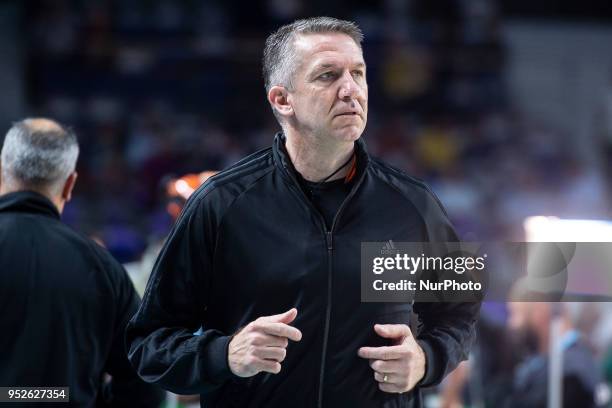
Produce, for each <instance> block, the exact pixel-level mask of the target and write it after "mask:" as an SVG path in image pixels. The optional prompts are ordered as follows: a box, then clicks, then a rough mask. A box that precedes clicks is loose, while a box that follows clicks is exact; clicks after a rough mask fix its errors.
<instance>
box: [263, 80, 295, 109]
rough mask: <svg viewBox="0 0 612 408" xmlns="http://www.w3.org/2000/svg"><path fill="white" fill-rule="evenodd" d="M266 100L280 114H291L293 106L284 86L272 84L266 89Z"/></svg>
mask: <svg viewBox="0 0 612 408" xmlns="http://www.w3.org/2000/svg"><path fill="white" fill-rule="evenodd" d="M268 102H270V105H272V108H273V109H274V110H275V111H276V112H277V113H278V114H279V115H281V116H285V117H287V116H291V115H293V106H291V101H290V97H289V92H288V91H287V88H285V87H284V86H278V85H276V86H273V87H272V88H270V90H269V91H268Z"/></svg>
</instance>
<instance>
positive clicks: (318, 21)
mask: <svg viewBox="0 0 612 408" xmlns="http://www.w3.org/2000/svg"><path fill="white" fill-rule="evenodd" d="M315 33H342V34H346V35H348V36H349V37H351V38H352V39H353V40H354V41H355V43H356V44H357V45H358V46H359V48H361V42H362V41H363V33H362V32H361V29H360V28H359V27H358V26H357V24H355V23H353V22H352V21H345V20H338V19H336V18H333V17H312V18H307V19H304V20H297V21H294V22H293V23H291V24H287V25H284V26H282V27H281V28H279V29H278V30H276V31H275V32H274V33H272V34H270V36H269V37H268V38H267V39H266V45H265V48H264V53H263V77H264V84H265V87H266V92H268V91H270V88H272V87H273V86H276V85H282V86H284V87H286V88H288V89H292V79H293V75H294V74H295V70H296V67H297V66H298V65H299V61H298V58H297V55H296V54H295V49H294V47H293V44H294V42H295V39H296V37H297V36H298V35H300V34H315Z"/></svg>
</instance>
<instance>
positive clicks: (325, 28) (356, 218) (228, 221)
mask: <svg viewBox="0 0 612 408" xmlns="http://www.w3.org/2000/svg"><path fill="white" fill-rule="evenodd" d="M362 38H363V35H362V33H361V31H360V30H359V28H358V27H357V25H356V24H354V23H352V22H349V21H342V20H337V19H334V18H329V17H317V18H309V19H306V20H299V21H296V22H294V23H292V24H289V25H287V26H284V27H281V28H280V29H278V30H277V31H276V32H275V33H273V34H272V35H270V36H269V37H268V39H267V41H266V45H265V49H264V60H263V71H264V80H265V89H266V93H267V101H268V102H269V103H270V105H271V107H272V110H273V112H274V115H275V116H276V118H277V119H278V121H279V124H280V126H281V128H282V132H280V133H278V134H277V135H276V138H275V140H274V144H273V146H272V148H269V149H266V150H262V151H260V152H257V153H254V154H253V155H251V156H249V157H247V158H245V159H243V160H241V161H240V162H238V163H237V164H235V165H234V166H231V167H230V168H229V169H226V170H225V171H222V172H220V173H218V174H217V175H215V176H213V177H211V178H210V179H209V180H208V181H207V182H206V183H205V184H204V185H203V186H202V187H200V188H199V189H198V190H197V191H196V192H195V193H194V194H193V195H192V196H191V198H190V200H189V202H188V203H187V205H186V207H185V209H184V210H183V213H182V215H181V217H180V218H179V220H178V221H177V223H176V225H175V227H174V229H173V231H172V233H171V234H170V236H169V238H168V240H167V241H166V244H165V246H164V249H163V250H162V252H161V254H160V256H159V258H158V260H157V263H156V265H155V267H154V269H153V273H152V275H151V279H150V280H149V284H148V286H147V290H146V292H145V295H144V298H143V302H142V304H141V307H140V308H139V311H138V313H137V314H136V316H134V318H133V319H132V321H131V322H130V325H129V327H128V332H127V338H128V342H129V343H130V352H129V356H130V361H131V362H132V364H133V365H134V366H135V367H136V368H137V370H138V372H139V374H140V375H141V376H142V378H143V379H145V380H147V381H150V382H154V383H157V384H160V385H162V386H163V387H165V388H167V389H169V390H172V391H174V392H177V393H200V394H201V397H202V398H201V401H202V406H215V407H309V408H310V407H319V408H321V407H418V406H421V397H420V392H419V390H420V388H421V387H425V386H430V385H433V384H436V383H438V382H440V381H441V380H442V378H443V377H444V376H445V375H446V374H447V373H448V372H449V371H450V370H452V369H453V368H454V367H455V366H456V365H457V364H458V362H459V361H461V360H462V359H465V358H466V356H467V351H468V349H469V346H470V343H471V341H472V339H473V338H474V325H475V321H476V317H477V315H478V311H479V306H480V305H479V304H478V303H453V304H450V303H416V304H414V307H413V305H412V304H411V303H392V302H389V303H362V302H361V281H360V271H361V265H360V259H361V253H360V250H361V243H362V242H368V241H371V242H377V241H378V242H381V241H404V242H426V241H441V242H447V241H456V240H457V236H456V234H455V232H454V230H453V228H452V226H451V224H450V222H449V220H448V218H447V216H446V213H445V211H444V210H443V209H442V207H441V204H440V203H439V201H438V200H437V198H436V197H435V196H434V195H433V193H432V192H431V191H430V190H429V189H428V187H427V186H426V185H424V184H423V183H422V182H420V181H418V180H416V179H414V178H412V177H410V176H408V175H406V174H405V173H403V172H401V171H400V170H397V169H394V168H392V167H390V166H388V165H387V164H385V163H383V162H381V161H380V160H378V159H376V158H374V157H372V156H370V155H369V154H368V152H367V150H366V148H365V143H364V142H363V140H362V139H361V138H360V137H361V134H362V133H363V131H364V129H365V126H366V121H367V113H368V84H367V81H366V64H365V62H364V59H363V54H362V49H361V41H362ZM413 311H414V312H416V314H417V315H418V317H419V319H420V321H421V327H420V329H419V330H418V332H417V333H415V335H414V336H413V334H412V331H411V330H410V327H409V326H408V322H409V321H410V317H411V313H412V312H413ZM200 328H201V329H200Z"/></svg>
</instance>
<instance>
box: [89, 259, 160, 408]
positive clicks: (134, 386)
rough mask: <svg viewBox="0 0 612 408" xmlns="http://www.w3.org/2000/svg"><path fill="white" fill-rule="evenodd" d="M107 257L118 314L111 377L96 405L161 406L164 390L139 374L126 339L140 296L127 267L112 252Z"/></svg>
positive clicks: (108, 365)
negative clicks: (131, 359) (129, 352)
mask: <svg viewBox="0 0 612 408" xmlns="http://www.w3.org/2000/svg"><path fill="white" fill-rule="evenodd" d="M106 258H107V259H108V261H109V262H108V264H109V265H108V268H109V269H110V270H109V271H108V272H110V274H111V275H112V278H113V289H114V291H115V296H114V297H115V299H114V300H115V301H114V306H115V309H114V310H115V311H116V316H115V324H114V330H113V339H112V344H111V347H110V350H109V352H108V358H107V360H106V363H105V367H104V371H105V372H106V373H108V374H110V375H111V379H110V381H108V382H106V383H104V384H103V385H102V388H101V390H100V392H99V393H98V401H97V406H108V407H126V406H131V407H159V406H160V405H161V403H162V402H163V401H164V399H165V392H164V391H163V390H162V389H161V388H159V387H158V386H156V385H152V384H147V383H146V382H144V381H142V379H140V378H139V377H138V374H136V371H135V370H134V369H133V368H132V366H131V365H130V362H129V361H128V358H127V350H126V347H125V342H124V334H125V328H126V326H127V323H128V321H129V319H130V318H131V317H132V316H133V315H134V313H136V310H137V308H138V304H139V302H140V298H139V296H138V294H137V293H136V290H135V289H134V286H133V285H132V282H131V280H130V278H129V277H128V275H127V272H126V271H125V269H123V267H122V266H121V265H120V264H119V263H118V262H116V261H115V260H114V259H112V258H111V256H110V255H107V256H106Z"/></svg>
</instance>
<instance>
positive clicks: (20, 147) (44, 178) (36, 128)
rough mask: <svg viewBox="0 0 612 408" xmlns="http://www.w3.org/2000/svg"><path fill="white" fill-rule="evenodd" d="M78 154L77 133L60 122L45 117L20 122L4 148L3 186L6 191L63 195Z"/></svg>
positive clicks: (0, 162) (0, 160) (1, 163)
mask: <svg viewBox="0 0 612 408" xmlns="http://www.w3.org/2000/svg"><path fill="white" fill-rule="evenodd" d="M78 155H79V146H78V143H77V139H76V136H75V134H74V133H73V132H72V131H71V130H70V129H67V128H65V127H63V126H62V125H60V124H59V123H57V122H54V121H52V120H50V119H45V118H28V119H25V120H22V121H21V122H17V123H15V124H14V125H13V127H11V128H10V129H9V131H8V133H7V134H6V137H5V139H4V144H3V146H2V153H1V154H0V166H1V169H2V172H1V180H2V184H1V186H0V187H1V188H2V191H3V192H7V191H19V190H34V191H39V192H41V193H46V194H47V195H51V196H53V197H54V196H57V195H61V193H62V191H63V189H64V185H65V183H66V180H67V179H68V177H69V176H70V175H71V174H72V173H73V172H74V170H75V167H76V161H77V157H78ZM53 197H50V198H53Z"/></svg>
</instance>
